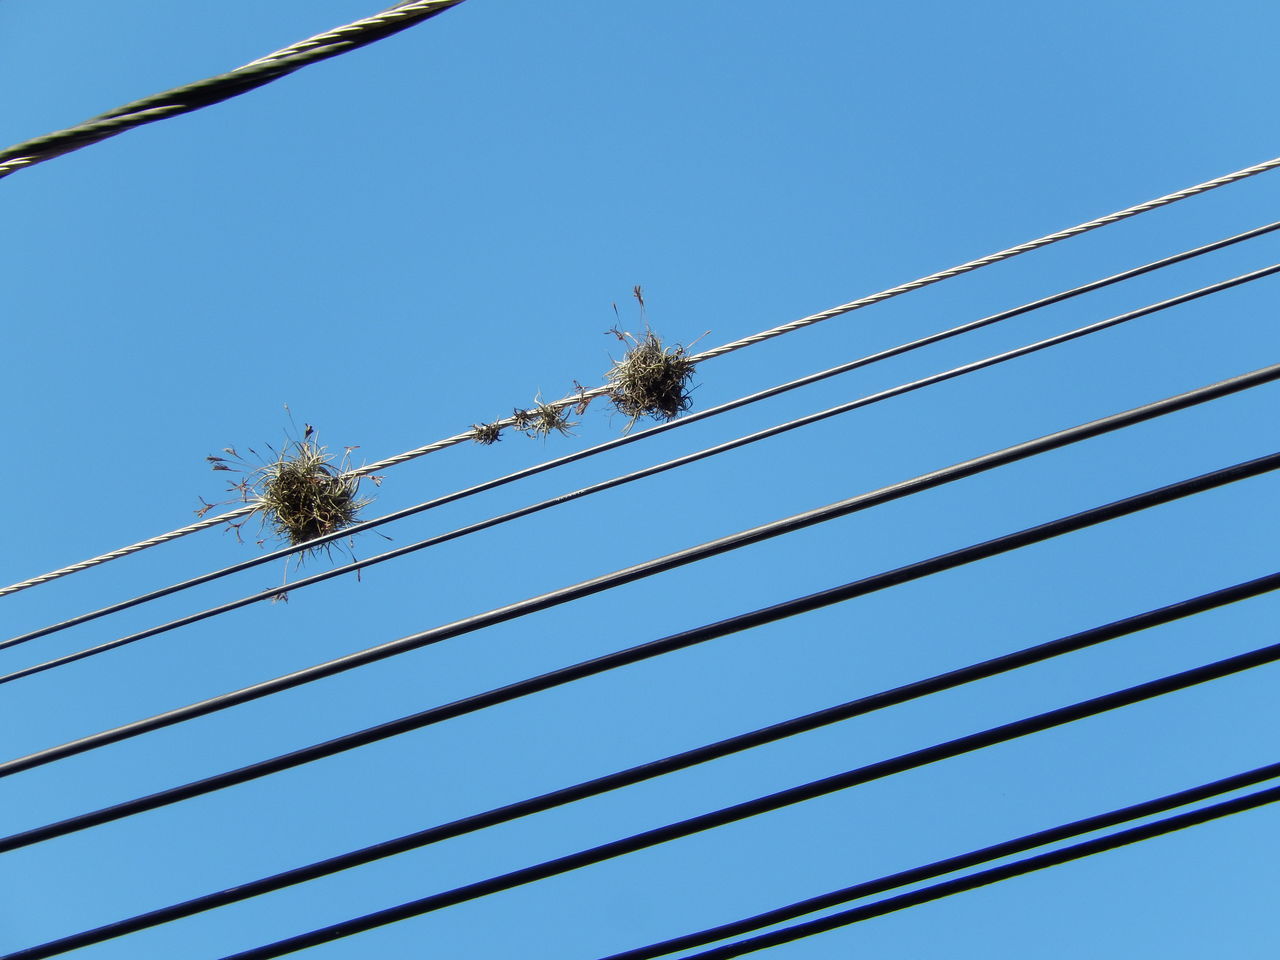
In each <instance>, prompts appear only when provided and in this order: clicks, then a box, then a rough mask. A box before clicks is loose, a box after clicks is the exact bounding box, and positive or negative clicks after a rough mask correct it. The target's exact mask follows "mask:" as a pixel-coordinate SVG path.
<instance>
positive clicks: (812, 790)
mask: <svg viewBox="0 0 1280 960" xmlns="http://www.w3.org/2000/svg"><path fill="white" fill-rule="evenodd" d="M1276 661H1280V643H1277V644H1272V645H1271V646H1267V647H1263V648H1261V649H1258V650H1252V651H1250V652H1248V653H1244V654H1240V655H1239V656H1235V657H1228V658H1226V659H1224V660H1218V661H1215V662H1214V663H1210V664H1206V665H1204V666H1201V667H1195V668H1193V669H1191V670H1185V671H1182V672H1181V673H1176V674H1172V675H1170V676H1166V677H1161V678H1160V679H1158V680H1151V681H1148V682H1146V683H1142V684H1138V685H1136V686H1132V687H1127V688H1125V689H1123V690H1118V691H1115V692H1113V693H1108V694H1104V695H1103V696H1100V697H1094V698H1092V699H1089V700H1083V701H1080V702H1078V703H1073V704H1070V705H1069V706H1065V707H1060V708H1058V709H1056V710H1050V711H1048V712H1046V713H1041V714H1037V715H1036V716H1033V717H1027V718H1025V719H1023V720H1016V721H1013V722H1012V723H1006V724H1002V725H1000V726H997V727H991V728H990V729H987V730H983V731H981V732H979V733H974V734H970V735H968V736H965V737H959V738H957V739H955V740H949V741H947V742H945V743H940V744H935V745H934V746H931V747H925V748H924V749H921V750H914V751H912V752H910V753H905V754H901V755H900V756H897V757H893V758H891V759H888V760H881V761H878V762H876V763H872V764H867V765H866V766H862V767H857V768H855V769H853V770H848V771H845V772H844V773H838V774H835V775H834V776H830V777H824V778H822V779H820V780H813V781H810V782H809V783H805V784H801V785H800V786H796V787H790V788H788V789H786V790H781V791H778V792H777V793H773V794H769V795H768V796H764V797H757V798H756V799H754V800H747V801H744V802H742V803H737V804H734V805H733V806H730V807H724V808H722V809H720V810H714V811H711V812H710V813H704V814H701V815H699V816H696V817H690V818H689V819H687V820H681V821H679V822H677V823H671V824H667V825H665V826H661V827H656V828H654V829H652V830H646V831H644V832H642V833H638V834H633V835H632V836H629V837H624V838H622V839H619V840H614V841H611V842H609V843H604V844H600V845H599V846H595V847H591V848H589V849H587V850H580V851H578V852H577V853H571V854H568V855H566V856H562V857H557V858H555V859H553V860H546V861H543V862H542V863H538V864H534V865H533V866H529V867H523V868H521V869H519V870H513V871H511V872H509V873H505V874H502V875H500V876H496V877H490V878H488V879H485V880H479V881H476V882H474V883H469V884H465V885H463V886H460V887H455V888H453V889H451V890H446V891H443V892H442V893H437V894H433V895H431V896H427V897H423V898H421V899H418V900H411V901H409V902H407V903H402V904H398V905H397V906H394V907H389V908H386V909H384V910H377V911H375V912H373V913H369V914H365V915H364V916H361V917H355V918H352V919H350V920H345V921H342V922H341V923H336V924H332V925H331V926H327V927H323V928H321V929H319V930H313V931H311V932H309V933H304V934H301V935H299V936H296V937H290V938H287V939H285V940H280V941H277V942H276V943H272V944H269V945H267V946H264V947H257V948H255V949H252V950H245V951H243V952H241V953H237V954H234V955H233V956H229V957H225V958H223V960H267V958H269V957H280V956H284V955H285V954H289V953H294V952H296V951H298V950H302V949H306V948H308V947H314V946H317V945H319V944H322V943H330V942H332V941H334V940H339V939H342V938H344V937H349V936H352V935H354V934H357V933H362V932H364V931H366V930H373V929H375V928H377V927H381V926H386V925H387V924H390V923H396V922H398V921H400V920H407V919H409V918H410V917H417V916H421V915H423V914H425V913H430V912H432V911H435V910H442V909H444V908H445V907H451V906H455V905H457V904H459V903H465V902H467V901H469V900H475V899H477V898H479V897H485V896H489V895H491V894H494V893H499V892H501V891H504V890H510V889H513V888H514V887H519V886H523V885H525V884H528V883H533V882H535V881H538V880H545V879H547V878H549V877H554V876H559V875H560V874H564V873H568V872H570V871H572V870H577V869H580V868H582V867H586V866H591V865H593V864H597V863H603V862H604V861H606V860H612V859H615V858H617V857H620V856H624V855H626V854H629V853H635V852H637V851H639V850H645V849H648V848H649V847H654V846H657V845H659V844H662V843H668V842H670V841H672V840H678V839H682V838H684V837H689V836H693V835H694V834H698V833H703V832H705V831H707V830H711V829H714V828H716V827H723V826H726V825H728V824H730V823H736V822H738V821H739V820H745V819H747V818H748V817H754V816H759V815H760V814H763V813H770V812H772V811H774V810H780V809H782V808H784V807H788V806H792V805H794V804H797V803H802V802H804V801H806V800H813V799H815V798H817V797H823V796H827V795H829V794H832V793H835V792H837V791H840V790H846V789H848V788H850V787H854V786H859V785H861V784H865V783H870V782H872V781H874V780H880V779H883V778H885V777H888V776H892V775H894V774H897V773H902V772H904V771H907V770H914V769H917V768H919V767H922V766H925V765H927V764H931V763H936V762H937V761H939V760H946V759H950V758H952V757H957V756H960V755H962V754H965V753H972V752H973V751H975V750H980V749H983V748H985V747H989V746H994V745H996V744H1000V743H1006V742H1008V741H1010V740H1015V739H1018V738H1019V737H1024V736H1027V735H1029V734H1032V733H1039V732H1042V731H1044V730H1049V729H1052V728H1054V727H1059V726H1062V725H1063V724H1066V723H1072V722H1075V721H1077V720H1082V719H1085V718H1088V717H1095V716H1098V715H1099V714H1102V713H1106V712H1108V711H1110V710H1115V709H1118V708H1120V707H1124V706H1129V705H1131V704H1135V703H1140V702H1142V701H1144V700H1150V699H1152V698H1153V697H1158V696H1161V695H1163V694H1166V693H1172V692H1174V691H1178V690H1185V689H1187V688H1188V687H1193V686H1196V685H1198V684H1201V683H1205V682H1208V681H1210V680H1215V679H1219V678H1222V677H1226V676H1230V675H1232V674H1235V673H1240V672H1242V671H1244V670H1249V669H1252V668H1254V667H1258V666H1263V665H1265V664H1270V663H1275V662H1276ZM1275 789H1276V792H1277V794H1280V787H1277V788H1275Z"/></svg>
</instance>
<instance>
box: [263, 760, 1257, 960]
mask: <svg viewBox="0 0 1280 960" xmlns="http://www.w3.org/2000/svg"><path fill="white" fill-rule="evenodd" d="M1277 775H1280V764H1271V765H1269V766H1266V767H1259V768H1258V769H1256V770H1250V771H1248V772H1246V773H1241V774H1237V775H1236V776H1234V777H1228V778H1226V779H1225V780H1219V781H1217V782H1215V783H1207V784H1205V785H1204V786H1201V787H1195V788H1192V789H1191V790H1186V791H1183V792H1181V793H1176V794H1171V795H1170V796H1168V797H1161V798H1160V799H1158V800H1150V801H1148V802H1146V803H1142V804H1136V805H1135V806H1132V807H1125V808H1123V809H1120V810H1115V811H1112V812H1111V813H1105V814H1100V815H1099V816H1096V817H1090V818H1089V819H1087V820H1080V821H1077V822H1076V823H1070V824H1064V825H1063V826H1061V827H1057V828H1054V829H1051V830H1044V831H1041V832H1040V833H1036V834H1030V835H1029V836H1026V837H1020V838H1018V839H1017V840H1010V841H1007V842H1005V843H1002V844H997V845H995V846H992V847H986V848H984V849H982V850H975V851H973V852H972V853H969V854H964V855H961V856H958V857H951V858H950V859H948V860H942V861H939V862H937V863H934V864H928V865H926V866H923V867H917V868H916V869H915V870H906V871H903V872H902V873H898V874H893V875H891V876H888V877H882V878H880V879H878V880H871V881H867V882H866V883H861V884H857V885H856V886H853V887H847V888H845V890H837V891H834V892H833V893H831V894H828V895H827V896H823V897H814V898H813V899H812V900H808V901H802V902H801V903H797V904H792V905H791V906H789V907H782V908H779V909H778V910H774V911H770V912H769V913H766V914H761V915H759V917H753V918H750V919H748V920H744V921H741V922H740V923H739V924H726V925H725V926H724V927H717V928H715V929H713V930H707V931H704V932H703V933H700V934H692V935H690V936H689V937H687V938H685V937H682V938H679V940H681V941H683V940H695V939H696V940H697V941H698V942H699V943H707V942H710V941H712V940H718V939H722V938H723V937H727V936H733V934H729V933H723V934H720V936H711V934H713V933H717V932H718V931H720V930H723V929H728V928H731V927H739V926H744V927H746V928H747V929H753V930H758V929H760V927H762V926H768V925H769V924H770V923H777V922H779V921H781V920H783V919H786V915H787V914H790V915H791V916H797V915H799V914H801V913H809V912H811V911H812V910H817V909H821V908H820V907H818V906H813V907H811V908H810V909H809V910H804V909H802V908H803V907H805V906H807V905H809V904H811V903H820V902H823V901H827V900H830V901H831V902H833V903H844V902H847V901H848V900H853V899H856V898H858V897H865V896H870V895H872V894H873V893H877V892H880V891H883V890H891V889H893V888H895V887H900V886H905V885H906V884H908V883H914V882H916V881H917V880H924V879H928V878H930V877H936V876H941V875H942V874H945V873H950V872H951V871H952V870H959V869H962V868H963V867H964V866H967V865H971V864H977V863H986V862H989V861H991V860H995V859H998V858H999V857H1003V856H1008V855H1009V854H1013V853H1018V852H1020V851H1022V850H1028V849H1031V848H1032V847H1036V846H1041V845H1043V844H1045V843H1051V842H1053V841H1054V840H1060V839H1066V838H1068V837H1072V836H1079V835H1080V834H1082V833H1087V832H1089V831H1092V830H1098V829H1102V828H1103V827H1106V826H1110V825H1113V824H1117V823H1123V822H1127V821H1129V820H1136V819H1138V818H1139V817H1143V816H1148V815H1150V814H1153V813H1160V812H1162V811H1163V810H1167V809H1171V808H1173V807H1175V806H1181V805H1183V804H1185V803H1191V802H1194V801H1195V800H1197V799H1202V798H1207V797H1210V796H1217V795H1219V794H1221V793H1226V792H1228V791H1230V790H1233V789H1237V788H1239V787H1244V786H1248V785H1249V784H1251V783H1257V782H1260V781H1262V780H1268V779H1271V778H1273V777H1275V776H1277ZM1183 797H1186V798H1187V799H1181V798H1183ZM1277 800H1280V786H1276V787H1268V788H1266V789H1264V790H1257V791H1255V792H1253V793H1249V794H1245V795H1244V796H1242V797H1235V798H1233V799H1231V800H1225V801H1223V802H1222V803H1215V804H1211V805H1210V806H1207V807H1201V808H1200V809H1198V810H1189V811H1187V812H1186V813H1180V814H1176V815H1175V816H1172V817H1166V818H1165V819H1163V820H1157V821H1155V822H1154V823H1146V824H1142V825H1141V826H1137V827H1132V828H1130V829H1128V830H1122V831H1118V832H1116V833H1112V834H1108V835H1107V836H1104V837H1097V838H1095V839H1093V840H1086V841H1084V842H1083V843H1076V844H1072V845H1071V846H1068V847H1062V848H1060V849H1058V850H1050V851H1048V852H1047V853H1041V854H1037V855H1036V856H1034V857H1027V858H1026V859H1024V860H1017V861H1015V862H1013V863H1008V864H1003V865H1001V866H998V867H993V868H991V869H990V870H983V871H980V872H978V873H974V874H969V875H968V876H964V877H957V878H956V879H954V880H947V881H944V882H942V883H937V884H934V885H932V886H929V887H923V888H921V889H919V890H913V891H911V892H910V893H904V894H901V895H899V896H896V897H890V898H888V899H885V900H880V901H878V902H876V903H869V904H866V905H864V906H860V907H854V908H852V909H850V910H844V911H841V912H839V913H834V914H831V915H830V916H826V917H821V918H819V919H817V920H810V921H808V922H807V923H800V924H796V925H795V926H792V927H787V928H785V929H782V930H775V931H772V932H770V933H766V934H762V935H761V936H758V937H752V938H750V939H749V940H740V941H738V942H737V943H730V944H726V945H725V946H722V947H715V948H713V949H711V950H704V951H703V952H701V953H692V954H688V955H686V956H685V957H684V958H683V960H729V958H730V957H741V956H744V955H745V954H748V953H755V952H756V951H759V950H764V949H767V948H769V947H776V946H780V945H781V944H784V943H792V942H794V941H796V940H801V939H803V938H805V937H811V936H814V935H815V934H819V933H824V932H826V931H828V930H834V929H836V928H838V927H844V926H848V925H849V924H851V923H857V922H859V921H861V920H870V919H872V918H874V917H883V916H885V915H886V914H890V913H894V912H896V911H898V910H905V909H906V908H908V907H914V906H918V905H920V904H923V903H929V902H930V901H933V900H939V899H941V898H943V897H949V896H951V895H952V894H956V893H963V892H964V891H967V890H976V889H977V888H979V887H984V886H988V885H990V884H992V883H997V882H999V881H1001V880H1008V879H1010V878H1012V877H1020V876H1023V875H1025V874H1028V873H1033V872H1035V871H1036V870H1044V869H1046V868H1048V867H1055V866H1058V865H1060V864H1064V863H1069V862H1070V861H1072V860H1079V859H1081V858H1082V857H1087V856H1092V855H1093V854H1097V853H1104V852H1106V851H1108V850H1115V849H1118V848H1120V847H1124V846H1128V845H1129V844H1133V843H1138V842H1139V841H1142V840H1149V839H1151V838H1153V837H1159V836H1163V835H1165V834H1167V833H1173V832H1174V831H1177V830H1185V829H1186V828H1188V827H1194V826H1198V825H1200V824H1202V823H1209V822H1210V821H1213V820H1219V819H1221V818H1223V817H1228V816H1231V815H1232V814H1236V813H1243V812H1244V811H1246V810H1255V809H1257V808H1258V807H1262V806H1265V805H1267V804H1269V803H1275V802H1276V801H1277ZM836 898H838V899H836ZM793 911H799V913H794V912H793ZM774 916H776V917H777V919H775V920H766V919H765V918H767V917H774ZM740 932H741V931H740ZM704 938H705V939H704ZM677 942H678V941H668V943H673V944H674V943H677ZM694 945H695V944H693V943H690V944H688V946H694ZM680 949H684V947H683V946H670V947H667V946H666V945H665V944H655V945H654V946H653V947H650V948H641V949H638V950H628V951H626V952H624V953H615V954H613V955H611V956H609V957H605V958H603V960H647V958H651V957H661V956H666V955H667V954H669V953H671V952H673V951H675V950H680ZM275 955H276V956H278V954H275ZM237 956H238V957H243V956H246V955H245V954H237ZM260 956H271V954H261V955H260Z"/></svg>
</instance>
